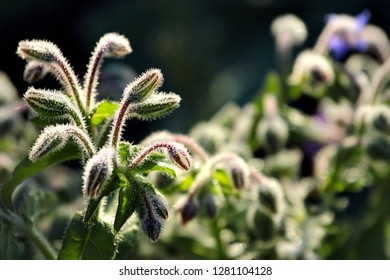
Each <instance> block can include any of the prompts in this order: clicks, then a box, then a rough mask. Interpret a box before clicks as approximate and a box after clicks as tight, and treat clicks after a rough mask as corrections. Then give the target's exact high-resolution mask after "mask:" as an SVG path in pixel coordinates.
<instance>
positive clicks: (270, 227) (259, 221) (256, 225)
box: [252, 209, 276, 242]
mask: <svg viewBox="0 0 390 280" xmlns="http://www.w3.org/2000/svg"><path fill="white" fill-rule="evenodd" d="M252 219H253V230H254V232H255V234H256V235H257V238H258V239H260V240H261V241H264V242H270V241H272V240H273V238H275V236H276V226H275V222H274V220H273V219H272V216H271V215H268V214H266V213H264V212H262V211H261V210H260V209H256V210H255V211H254V213H253V217H252Z"/></svg>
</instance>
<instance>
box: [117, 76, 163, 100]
mask: <svg viewBox="0 0 390 280" xmlns="http://www.w3.org/2000/svg"><path fill="white" fill-rule="evenodd" d="M163 81H164V78H163V75H162V73H161V71H160V69H154V68H152V69H150V70H148V71H146V72H145V73H143V74H142V75H141V76H139V77H138V78H136V79H135V80H134V81H133V82H132V83H130V84H129V85H128V86H127V87H126V88H125V90H124V96H125V99H127V100H129V102H131V103H138V102H142V101H144V100H146V99H147V98H148V97H149V96H150V95H151V94H153V93H154V92H155V91H156V90H157V89H158V88H159V87H160V86H161V85H162V83H163Z"/></svg>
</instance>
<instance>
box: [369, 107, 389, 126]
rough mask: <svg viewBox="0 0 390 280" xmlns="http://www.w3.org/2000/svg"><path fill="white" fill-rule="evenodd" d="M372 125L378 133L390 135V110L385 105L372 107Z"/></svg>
mask: <svg viewBox="0 0 390 280" xmlns="http://www.w3.org/2000/svg"><path fill="white" fill-rule="evenodd" d="M371 124H372V126H373V127H374V128H375V129H376V130H378V131H381V132H384V133H389V132H390V108H389V107H388V106H385V105H379V106H374V107H372V111H371Z"/></svg>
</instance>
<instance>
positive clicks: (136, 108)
mask: <svg viewBox="0 0 390 280" xmlns="http://www.w3.org/2000/svg"><path fill="white" fill-rule="evenodd" d="M180 101H181V98H180V96H178V95H177V94H175V93H158V94H157V93H156V94H152V95H151V96H150V97H149V98H148V99H147V100H145V101H143V102H140V103H135V104H134V105H132V106H131V110H130V112H129V116H130V117H135V118H137V119H140V120H146V121H149V120H155V119H159V118H162V117H165V116H167V115H168V114H170V113H171V112H172V111H173V110H175V109H177V108H178V107H179V105H180Z"/></svg>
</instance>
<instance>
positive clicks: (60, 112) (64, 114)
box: [24, 87, 83, 125]
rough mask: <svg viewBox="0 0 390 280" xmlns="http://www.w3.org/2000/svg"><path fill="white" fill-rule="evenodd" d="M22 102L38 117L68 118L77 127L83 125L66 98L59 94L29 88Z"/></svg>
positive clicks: (80, 116) (81, 119) (81, 118)
mask: <svg viewBox="0 0 390 280" xmlns="http://www.w3.org/2000/svg"><path fill="white" fill-rule="evenodd" d="M24 100H25V101H26V102H27V103H28V105H30V107H31V108H32V109H33V110H34V111H36V112H37V113H38V114H39V115H41V116H43V117H48V118H62V119H67V118H70V119H72V120H74V122H75V123H76V124H77V125H83V117H82V115H81V113H80V111H79V110H78V109H77V108H75V106H74V105H73V103H72V102H71V101H70V100H69V98H68V97H66V96H65V95H63V94H62V93H61V92H56V91H50V90H41V89H35V88H33V87H30V88H29V89H28V90H27V92H26V93H25V95H24Z"/></svg>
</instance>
